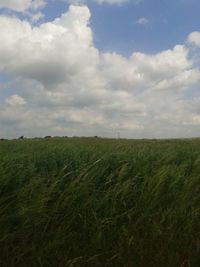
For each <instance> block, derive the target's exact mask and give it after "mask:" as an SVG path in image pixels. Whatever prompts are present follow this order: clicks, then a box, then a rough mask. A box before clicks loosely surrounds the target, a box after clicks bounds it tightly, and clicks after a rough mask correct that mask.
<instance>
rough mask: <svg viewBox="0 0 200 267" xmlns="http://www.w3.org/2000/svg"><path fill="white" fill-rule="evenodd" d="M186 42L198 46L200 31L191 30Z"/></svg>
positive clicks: (199, 44) (199, 43)
mask: <svg viewBox="0 0 200 267" xmlns="http://www.w3.org/2000/svg"><path fill="white" fill-rule="evenodd" d="M188 42H189V43H191V44H194V45H196V46H199V47H200V32H192V33H191V34H190V35H189V36H188Z"/></svg>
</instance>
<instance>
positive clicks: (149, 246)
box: [0, 138, 200, 267]
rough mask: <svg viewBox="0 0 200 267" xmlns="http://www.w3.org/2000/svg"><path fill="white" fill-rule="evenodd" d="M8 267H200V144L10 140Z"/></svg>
mask: <svg viewBox="0 0 200 267" xmlns="http://www.w3.org/2000/svg"><path fill="white" fill-rule="evenodd" d="M0 266H1V267H18V266H19V267H51V266H52V267H65V266H69V267H79V266H81V267H87V266H88V267H97V266H98V267H104V266H113V267H125V266H126V267H176V266H177V267H178V266H179V267H199V266H200V140H199V139H192V140H163V141H156V140H140V141H136V140H111V139H110V140H109V139H107V140H106V139H95V138H60V139H56V138H53V139H47V140H42V139H38V140H18V141H2V142H0Z"/></svg>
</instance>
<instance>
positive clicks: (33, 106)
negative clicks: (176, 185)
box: [0, 0, 200, 138]
mask: <svg viewBox="0 0 200 267" xmlns="http://www.w3.org/2000/svg"><path fill="white" fill-rule="evenodd" d="M199 10H200V1H199V0H162V1H161V0H84V1H77V0H75V1H74V0H0V138H2V137H6V138H13V137H18V136H20V135H25V136H27V137H33V136H45V135H61V136H62V135H68V136H74V135H76V136H92V135H99V136H105V137H116V136H117V132H120V133H121V136H122V137H128V138H165V137H167V138H169V137H196V136H200V20H199Z"/></svg>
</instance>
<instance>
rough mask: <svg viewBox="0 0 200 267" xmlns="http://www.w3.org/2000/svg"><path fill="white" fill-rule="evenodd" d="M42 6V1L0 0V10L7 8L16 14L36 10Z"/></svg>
mask: <svg viewBox="0 0 200 267" xmlns="http://www.w3.org/2000/svg"><path fill="white" fill-rule="evenodd" d="M44 5H45V1H44V0H0V8H8V9H12V10H14V11H18V12H24V11H26V10H28V9H33V10H37V9H39V8H42V7H43V6H44Z"/></svg>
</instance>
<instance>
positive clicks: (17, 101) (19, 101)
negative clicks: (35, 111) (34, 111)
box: [6, 95, 26, 106]
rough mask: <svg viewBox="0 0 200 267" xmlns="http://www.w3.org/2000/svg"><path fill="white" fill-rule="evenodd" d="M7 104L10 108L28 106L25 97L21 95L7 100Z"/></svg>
mask: <svg viewBox="0 0 200 267" xmlns="http://www.w3.org/2000/svg"><path fill="white" fill-rule="evenodd" d="M6 103H7V104H9V105H10V106H23V105H26V101H25V99H24V98H23V97H21V96H19V95H11V96H9V97H8V98H6Z"/></svg>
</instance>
